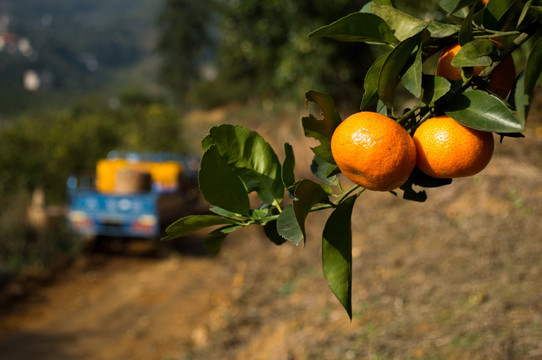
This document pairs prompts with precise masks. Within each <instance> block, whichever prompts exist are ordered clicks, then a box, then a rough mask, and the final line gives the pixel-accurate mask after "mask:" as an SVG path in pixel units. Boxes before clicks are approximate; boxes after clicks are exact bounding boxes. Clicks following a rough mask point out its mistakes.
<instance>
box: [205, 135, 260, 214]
mask: <svg viewBox="0 0 542 360" xmlns="http://www.w3.org/2000/svg"><path fill="white" fill-rule="evenodd" d="M198 183H199V188H200V191H201V194H202V195H203V198H204V199H205V200H206V201H207V202H209V203H210V204H213V205H216V206H219V207H221V208H224V209H226V210H229V211H232V212H234V213H238V214H243V215H248V213H249V212H250V202H249V199H248V194H247V189H246V187H245V184H244V183H243V181H242V180H241V178H240V177H239V175H238V174H237V173H236V172H235V171H234V170H233V169H232V167H231V166H229V165H228V164H227V162H226V159H224V158H223V157H221V156H220V153H219V151H218V148H217V147H216V146H211V147H210V148H208V149H207V150H206V151H205V152H204V153H203V156H202V158H201V169H200V171H199V177H198Z"/></svg>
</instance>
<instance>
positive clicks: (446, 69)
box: [436, 44, 516, 99]
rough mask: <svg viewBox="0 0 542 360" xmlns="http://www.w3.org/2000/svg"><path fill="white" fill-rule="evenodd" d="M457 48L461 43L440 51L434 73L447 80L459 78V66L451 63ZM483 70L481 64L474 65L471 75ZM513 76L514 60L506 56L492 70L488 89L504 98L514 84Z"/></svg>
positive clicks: (514, 70) (459, 47)
mask: <svg viewBox="0 0 542 360" xmlns="http://www.w3.org/2000/svg"><path fill="white" fill-rule="evenodd" d="M499 46H500V44H499ZM459 49H461V45H459V44H455V45H450V46H448V47H447V48H445V49H444V50H443V51H442V53H441V55H440V57H439V59H438V62H437V70H436V75H438V76H442V77H445V78H446V79H448V80H461V72H460V70H459V68H457V67H455V66H453V65H452V64H451V63H452V60H453V58H454V57H455V55H456V54H457V52H458V51H459ZM483 70H484V67H483V66H475V67H474V74H473V75H474V76H478V75H480V73H481V72H482V71H483ZM515 78H516V68H515V65H514V60H513V59H512V56H508V57H506V58H505V59H504V60H503V61H502V62H501V63H500V64H499V66H497V68H496V69H495V70H493V73H492V74H491V77H490V79H489V90H490V91H491V92H493V93H495V94H496V95H497V96H499V97H501V98H503V99H504V98H506V96H507V95H508V93H509V92H510V90H511V89H512V87H513V86H514V81H515Z"/></svg>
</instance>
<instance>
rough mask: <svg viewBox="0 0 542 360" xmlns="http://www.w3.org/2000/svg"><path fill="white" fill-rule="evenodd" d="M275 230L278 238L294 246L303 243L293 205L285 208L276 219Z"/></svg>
mask: <svg viewBox="0 0 542 360" xmlns="http://www.w3.org/2000/svg"><path fill="white" fill-rule="evenodd" d="M277 230H278V234H279V235H280V236H282V237H283V238H285V239H286V240H289V241H291V242H293V243H294V244H296V245H297V244H299V243H300V242H302V241H303V238H304V237H303V232H302V231H301V227H300V225H299V223H298V222H297V218H296V216H295V211H294V205H293V204H290V205H288V206H286V207H285V208H284V209H283V210H282V213H280V215H279V218H278V219H277Z"/></svg>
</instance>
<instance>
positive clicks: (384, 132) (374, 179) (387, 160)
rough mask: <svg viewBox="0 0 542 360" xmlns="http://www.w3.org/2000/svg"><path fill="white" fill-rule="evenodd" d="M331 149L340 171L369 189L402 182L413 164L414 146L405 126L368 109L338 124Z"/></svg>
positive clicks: (391, 187) (394, 185)
mask: <svg viewBox="0 0 542 360" xmlns="http://www.w3.org/2000/svg"><path fill="white" fill-rule="evenodd" d="M331 152H332V154H333V158H334V159H335V162H336V163H337V166H338V167H339V169H340V170H341V172H342V173H343V174H344V175H345V176H346V177H347V178H348V179H350V180H352V181H353V182H354V183H356V184H358V185H361V186H363V187H365V188H366V189H369V190H376V191H389V190H393V189H395V188H397V187H399V186H401V185H402V184H403V183H404V182H405V181H406V180H407V179H408V177H409V175H410V173H411V172H412V170H413V169H414V166H415V165H416V146H415V145H414V141H413V140H412V137H411V136H410V135H409V133H408V132H407V131H406V130H405V128H403V127H402V126H401V125H399V124H398V123H397V122H395V121H394V120H393V119H390V118H389V117H386V116H384V115H381V114H378V113H374V112H370V111H362V112H359V113H355V114H353V115H351V116H349V117H348V118H346V119H345V120H344V121H343V122H342V123H340V124H339V126H338V127H337V128H336V129H335V131H334V132H333V136H332V137H331Z"/></svg>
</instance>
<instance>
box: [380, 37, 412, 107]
mask: <svg viewBox="0 0 542 360" xmlns="http://www.w3.org/2000/svg"><path fill="white" fill-rule="evenodd" d="M420 45H421V33H418V34H416V35H414V36H412V37H410V38H408V39H406V40H404V41H402V42H401V43H399V45H397V46H396V47H395V48H394V49H393V50H392V51H391V52H390V53H389V54H388V56H386V59H385V60H384V64H383V65H382V69H381V70H380V75H379V77H378V97H379V98H380V100H382V102H383V103H384V104H385V105H386V106H387V107H388V108H393V93H394V91H395V87H396V86H397V84H398V83H399V81H400V79H401V75H403V74H404V72H405V71H406V69H405V65H406V64H407V63H408V62H409V61H412V60H411V56H416V55H415V54H414V55H413V52H414V50H415V49H416V47H419V46H420Z"/></svg>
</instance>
